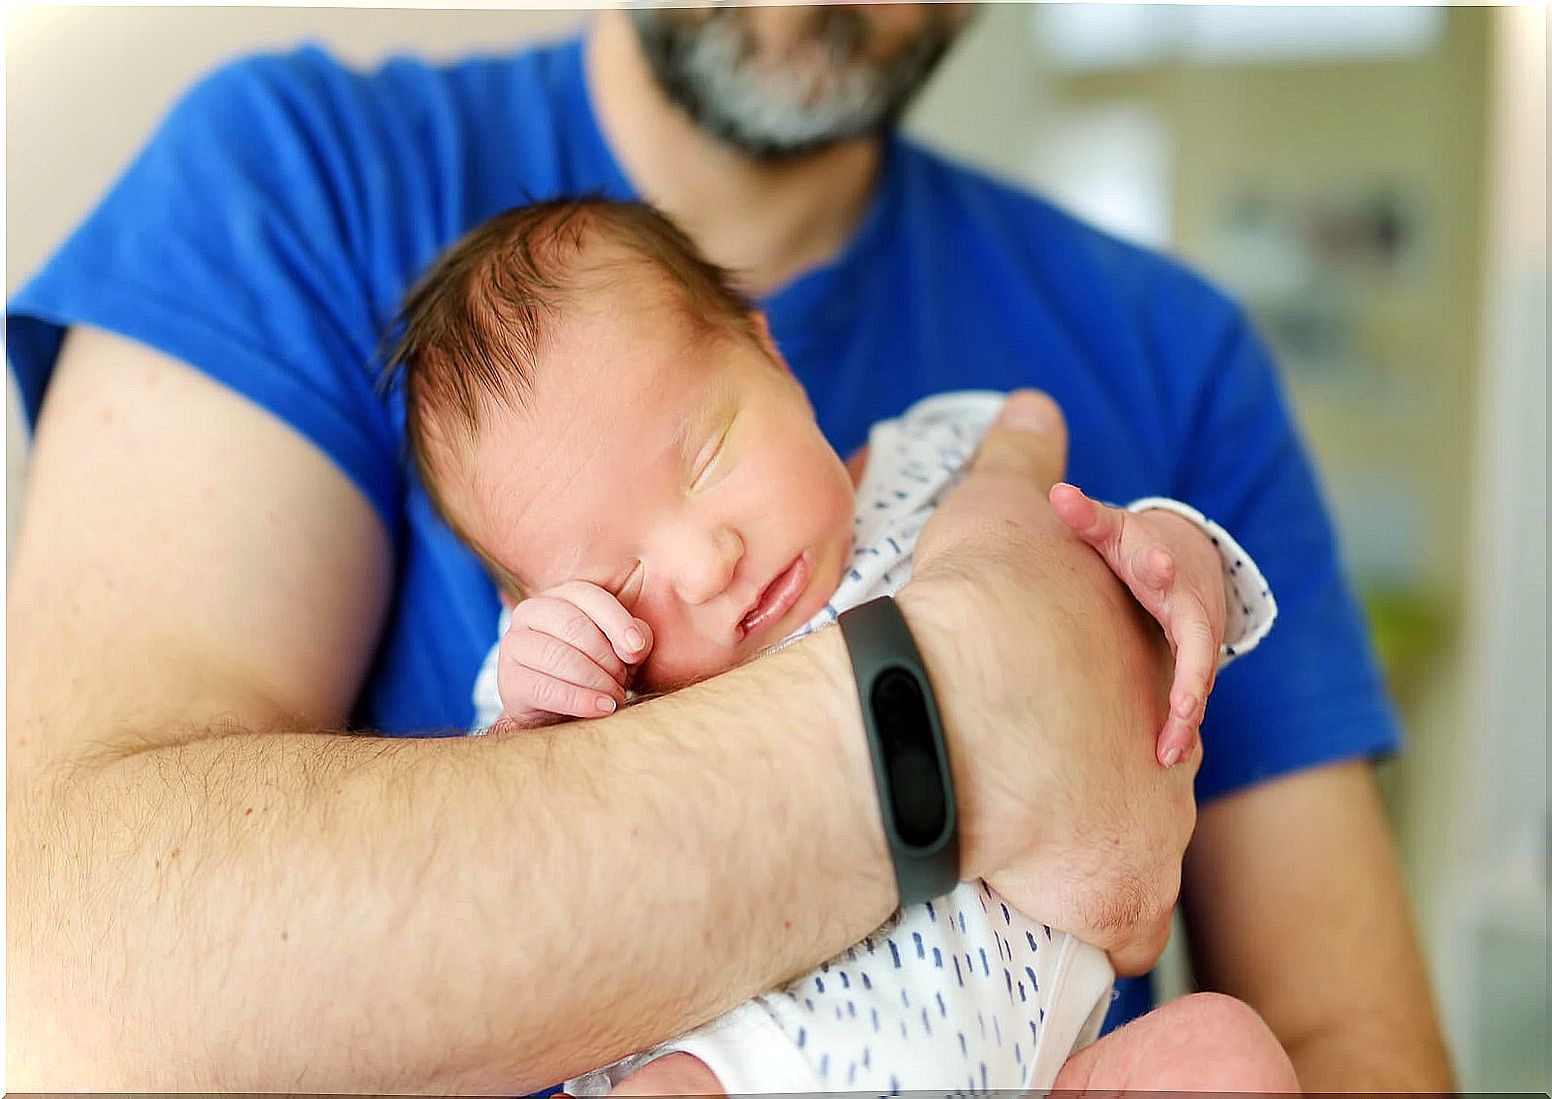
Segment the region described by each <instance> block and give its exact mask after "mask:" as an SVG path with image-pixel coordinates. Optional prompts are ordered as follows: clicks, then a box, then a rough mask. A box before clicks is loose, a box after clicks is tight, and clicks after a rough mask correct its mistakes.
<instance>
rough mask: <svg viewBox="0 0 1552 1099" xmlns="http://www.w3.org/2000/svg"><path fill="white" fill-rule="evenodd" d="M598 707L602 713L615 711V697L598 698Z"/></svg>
mask: <svg viewBox="0 0 1552 1099" xmlns="http://www.w3.org/2000/svg"><path fill="white" fill-rule="evenodd" d="M598 709H599V711H600V712H601V713H606V714H612V713H614V699H612V698H600V699H599V700H598Z"/></svg>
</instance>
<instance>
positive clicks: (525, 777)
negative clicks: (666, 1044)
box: [8, 631, 894, 1093]
mask: <svg viewBox="0 0 1552 1099" xmlns="http://www.w3.org/2000/svg"><path fill="white" fill-rule="evenodd" d="M846 667H847V664H846V657H845V653H844V650H843V649H842V648H841V645H840V640H839V637H838V636H837V632H836V631H823V632H821V633H820V634H818V635H816V636H815V637H813V638H811V639H808V640H807V641H805V643H803V644H801V645H796V646H792V647H791V648H789V649H788V650H784V651H783V652H782V653H779V654H775V655H774V656H772V657H770V658H768V659H766V660H762V661H759V662H756V663H755V664H751V665H748V666H746V667H744V668H741V669H738V670H736V671H735V672H734V673H731V674H729V675H728V676H725V677H720V678H719V679H717V680H714V681H711V682H708V683H704V684H700V685H697V686H696V687H693V688H690V689H687V690H685V691H682V692H679V693H678V694H676V695H674V696H671V697H667V698H663V699H659V700H655V701H652V702H650V703H646V704H643V705H641V706H637V707H632V708H630V709H628V710H626V711H624V712H622V713H621V714H618V715H616V716H614V717H612V718H609V719H606V720H603V721H597V722H589V723H586V724H583V725H572V726H567V727H561V728H555V729H550V730H543V731H535V732H528V733H517V734H510V735H502V736H490V737H484V738H469V739H460V740H453V741H446V740H443V741H413V740H387V739H381V738H363V737H353V736H335V735H326V734H325V735H319V734H316V733H287V732H269V733H255V732H248V731H232V732H230V733H228V734H226V735H220V736H215V737H210V738H192V739H188V740H186V741H185V742H184V743H182V744H180V745H176V746H170V747H167V746H164V747H153V748H148V749H146V750H143V751H139V752H135V753H132V754H128V755H123V756H121V757H119V758H117V759H115V760H114V761H113V762H111V763H100V764H93V765H83V766H78V767H76V768H75V769H74V771H73V772H72V773H71V775H70V777H69V778H68V779H67V780H65V781H62V782H59V783H56V784H55V785H54V787H53V791H54V792H53V793H52V795H50V796H49V797H47V798H44V799H34V800H32V801H30V803H24V804H17V802H16V801H14V800H13V803H12V815H11V823H12V826H13V827H12V830H11V840H10V844H9V848H10V849H9V852H8V853H9V855H10V857H11V869H12V874H11V879H10V880H11V894H10V895H11V901H10V906H9V915H10V920H11V923H10V926H11V934H12V941H13V943H14V944H16V946H17V947H18V949H17V950H16V951H15V952H14V953H13V955H12V960H11V967H12V968H11V973H12V977H11V997H12V998H11V1017H12V1019H13V1020H18V1021H20V1019H24V1018H30V1020H31V1021H30V1022H28V1023H27V1024H26V1028H27V1029H26V1031H25V1036H23V1035H19V1034H13V1046H12V1048H13V1064H12V1076H11V1081H10V1082H11V1084H12V1086H19V1087H27V1086H29V1081H32V1082H35V1083H37V1084H47V1086H48V1087H50V1088H52V1089H56V1090H57V1089H60V1088H66V1089H72V1090H76V1089H79V1090H87V1089H92V1090H108V1089H132V1088H136V1087H153V1086H154V1087H155V1088H157V1089H167V1088H183V1089H231V1088H241V1089H254V1090H264V1089H285V1090H296V1089H303V1090H323V1091H328V1090H340V1091H343V1090H363V1089H371V1090H384V1091H409V1090H430V1089H436V1090H452V1089H457V1090H467V1091H480V1090H491V1091H497V1090H502V1089H506V1090H507V1091H508V1092H509V1093H510V1091H512V1090H518V1089H522V1088H526V1087H534V1086H540V1085H544V1084H548V1083H551V1082H553V1081H555V1080H557V1079H559V1078H561V1077H563V1076H565V1075H568V1074H571V1073H574V1072H576V1071H579V1070H582V1069H586V1068H592V1067H595V1066H596V1065H597V1064H599V1063H602V1062H604V1061H607V1060H609V1059H611V1058H613V1057H615V1056H618V1055H621V1054H624V1053H626V1052H630V1051H632V1050H635V1049H639V1048H641V1047H643V1046H645V1045H648V1044H650V1043H652V1042H653V1041H656V1040H660V1039H662V1038H664V1037H667V1036H668V1035H669V1034H671V1033H674V1032H677V1031H679V1030H682V1029H685V1028H688V1027H690V1026H693V1025H696V1024H698V1023H700V1022H702V1021H704V1020H706V1019H708V1018H711V1017H712V1016H714V1015H715V1014H717V1013H718V1012H720V1011H721V1010H724V1009H726V1008H727V1007H729V1006H731V1005H733V1004H734V1003H736V1002H738V1001H740V1000H742V999H744V998H746V997H747V996H749V995H751V994H753V993H755V992H757V991H759V990H761V989H763V988H766V987H770V986H771V985H773V984H775V983H777V982H778V981H779V980H781V979H782V978H783V977H786V976H789V975H794V974H796V973H798V972H801V971H802V970H804V969H806V968H808V967H809V966H811V965H813V964H815V963H817V962H818V961H820V960H822V959H823V958H825V957H828V956H830V955H831V954H833V953H834V952H836V951H837V950H839V949H841V948H843V947H844V946H846V945H848V944H849V943H851V942H854V941H855V940H857V939H858V938H860V937H861V936H862V935H863V934H865V933H866V932H867V931H868V930H870V929H871V928H872V927H873V926H876V925H877V924H878V923H879V922H881V921H882V920H883V919H884V918H885V917H886V916H887V915H888V912H889V911H890V909H891V907H892V904H893V900H894V883H893V878H892V876H891V873H890V869H889V864H888V861H887V857H886V855H885V850H884V846H883V839H882V832H881V828H880V826H879V823H878V818H877V809H876V805H875V803H874V795H873V792H872V787H871V778H870V777H869V770H868V765H867V759H866V745H865V742H864V740H863V737H862V734H861V731H860V726H859V724H858V722H857V717H856V714H855V703H854V702H852V703H851V704H850V706H848V705H847V701H848V695H847V691H848V690H849V689H850V684H849V679H847V678H845V676H846V675H847V672H846V671H845V669H846ZM796 683H808V684H811V685H812V687H811V689H808V690H802V689H799V688H796V687H795V686H794V684H796ZM800 696H801V697H800ZM731 713H738V714H743V715H747V716H746V717H745V718H743V719H741V720H740V721H739V722H738V723H737V724H736V725H731V726H730V724H729V723H728V720H727V718H726V715H727V714H731ZM21 792H23V791H19V790H17V789H16V788H15V787H13V795H14V794H16V793H21ZM837 881H845V882H846V883H847V884H846V888H845V889H844V890H841V889H838V888H837V887H836V886H835V884H834V883H835V882H837ZM277 1001H278V1003H279V1006H277ZM19 1012H20V1013H22V1014H20V1015H19V1014H18V1013H19ZM17 1037H23V1038H24V1041H27V1042H28V1044H29V1046H30V1048H27V1049H17V1048H16V1045H15V1042H14V1039H15V1038H17ZM449 1051H453V1052H452V1053H451V1054H449ZM88 1065H92V1066H104V1065H112V1066H116V1070H117V1071H116V1072H115V1073H114V1074H112V1075H99V1072H100V1068H98V1067H94V1068H92V1069H90V1070H88V1069H87V1068H86V1066H88ZM17 1070H21V1071H20V1074H18V1071H17Z"/></svg>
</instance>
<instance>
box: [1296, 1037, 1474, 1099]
mask: <svg viewBox="0 0 1552 1099" xmlns="http://www.w3.org/2000/svg"><path fill="white" fill-rule="evenodd" d="M1286 1049H1287V1052H1288V1058H1289V1060H1291V1061H1292V1062H1293V1069H1294V1072H1295V1073H1297V1074H1298V1077H1299V1084H1300V1086H1302V1087H1303V1089H1304V1090H1305V1091H1308V1092H1322V1091H1336V1092H1346V1093H1349V1094H1373V1093H1378V1092H1390V1091H1395V1092H1412V1093H1435V1094H1436V1093H1442V1092H1449V1091H1452V1090H1454V1088H1455V1081H1454V1078H1453V1076H1452V1075H1451V1073H1450V1065H1449V1059H1448V1057H1447V1056H1446V1054H1445V1052H1444V1049H1443V1048H1442V1047H1441V1046H1440V1045H1439V1042H1438V1036H1437V1032H1435V1031H1431V1030H1423V1031H1419V1032H1414V1033H1407V1032H1405V1031H1402V1032H1398V1031H1397V1030H1396V1029H1395V1028H1392V1027H1389V1026H1384V1025H1374V1024H1372V1023H1370V1022H1369V1021H1367V1020H1364V1019H1347V1020H1344V1021H1343V1022H1342V1024H1341V1025H1340V1026H1333V1027H1332V1028H1330V1029H1329V1030H1324V1031H1321V1032H1319V1033H1315V1034H1309V1035H1306V1036H1305V1037H1303V1038H1299V1039H1295V1040H1293V1041H1290V1042H1288V1043H1287V1046H1286Z"/></svg>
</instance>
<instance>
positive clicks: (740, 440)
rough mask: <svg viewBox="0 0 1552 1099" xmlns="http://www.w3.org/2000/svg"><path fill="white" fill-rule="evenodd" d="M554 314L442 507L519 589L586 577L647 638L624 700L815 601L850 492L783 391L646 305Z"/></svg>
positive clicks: (821, 599) (692, 672)
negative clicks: (531, 383) (527, 369)
mask: <svg viewBox="0 0 1552 1099" xmlns="http://www.w3.org/2000/svg"><path fill="white" fill-rule="evenodd" d="M610 298H611V300H610V302H609V307H608V308H607V309H603V308H600V309H598V310H597V311H596V312H591V313H586V314H582V315H579V316H571V317H567V318H566V319H565V320H564V321H563V322H562V323H561V324H559V325H558V327H557V330H556V332H555V338H554V339H553V341H552V342H551V343H550V344H548V345H547V347H546V349H545V352H544V361H543V364H542V369H541V370H540V371H539V375H540V377H539V380H538V381H537V383H536V386H535V389H534V392H533V394H532V397H531V399H530V400H529V401H528V406H529V407H528V409H527V410H525V411H524V412H522V413H516V412H511V411H509V410H507V409H504V408H498V409H496V410H494V411H493V412H491V413H489V414H488V416H487V418H486V422H485V424H484V425H483V426H482V429H481V431H480V433H479V439H478V441H477V442H476V444H475V446H474V448H473V454H472V461H470V462H469V463H468V468H469V473H468V476H466V477H465V478H463V479H462V480H463V482H464V483H465V484H467V485H468V488H467V489H466V490H465V491H464V492H463V493H462V498H461V499H458V500H451V501H449V502H450V503H451V505H452V506H453V508H454V509H455V511H456V512H458V513H459V514H460V515H461V516H463V517H464V522H465V525H466V526H467V528H468V532H469V534H470V536H471V537H472V538H473V539H475V540H476V541H477V542H479V543H480V545H481V546H483V547H484V548H485V550H486V552H487V553H489V555H490V556H491V557H492V558H493V559H494V560H495V561H497V562H498V563H500V564H501V565H502V566H503V567H504V568H506V569H508V570H509V571H510V572H511V573H512V574H513V575H514V576H516V577H518V578H519V579H520V580H521V581H522V582H523V583H524V585H525V586H526V587H527V588H528V590H529V591H531V592H537V591H542V590H544V589H546V588H550V587H553V586H555V585H557V584H560V583H563V582H565V581H567V580H579V579H580V580H587V581H591V582H592V583H594V584H597V585H598V586H599V587H601V588H604V589H606V590H607V591H610V592H611V593H613V594H614V595H615V596H616V597H617V598H618V599H619V600H620V602H621V603H623V604H624V606H625V607H626V609H627V610H629V611H630V612H631V613H632V614H634V615H636V616H637V617H639V618H641V619H644V620H645V621H646V622H647V624H648V625H649V626H651V627H652V632H653V638H654V647H653V650H652V653H651V655H650V656H649V658H648V659H647V661H646V662H645V663H644V664H643V665H642V666H641V668H640V669H639V671H638V673H637V676H636V680H635V684H634V685H635V687H636V689H638V690H662V689H666V688H670V687H676V686H681V685H683V684H685V683H688V682H691V681H693V680H696V679H700V678H704V677H706V676H709V675H714V674H716V673H718V672H721V671H723V670H725V669H727V668H729V667H732V666H733V665H735V664H738V663H741V662H742V661H744V660H746V659H748V658H749V657H751V656H754V655H755V654H756V653H758V652H759V651H760V650H762V649H764V648H767V647H769V646H771V645H774V644H776V643H777V642H778V641H780V640H781V639H782V638H783V637H785V636H786V635H787V634H788V633H790V632H791V631H792V630H794V629H796V628H797V627H798V626H800V625H802V624H803V623H804V622H806V621H807V620H808V619H809V618H811V617H813V615H814V614H816V613H818V611H819V610H820V609H821V608H823V606H824V605H825V603H826V601H827V600H828V599H829V598H830V596H831V594H833V592H834V591H835V588H836V586H837V584H838V583H839V582H840V577H841V571H842V569H843V568H844V567H845V563H846V560H847V557H848V554H849V551H850V548H851V528H852V499H853V495H852V483H851V479H850V477H849V476H848V475H847V472H846V469H845V466H844V465H843V464H842V462H841V460H840V459H839V457H837V455H836V453H835V451H834V450H833V449H831V447H830V446H829V444H828V443H827V442H826V441H825V439H824V436H823V435H822V434H821V433H820V431H819V428H818V425H817V424H816V423H815V422H814V416H813V412H812V409H811V407H810V405H809V403H808V399H807V397H806V395H805V394H804V393H803V391H802V388H801V386H800V385H799V384H798V383H797V381H796V380H795V379H794V378H793V377H792V375H791V374H790V373H789V372H788V371H787V369H786V367H785V366H784V365H782V364H781V363H780V361H779V360H778V359H775V358H774V356H775V352H774V350H771V351H767V350H764V349H762V348H761V347H760V346H758V345H756V343H755V342H753V341H751V340H748V339H746V338H744V337H742V336H738V335H735V334H733V333H728V334H725V335H724V334H720V333H719V334H716V335H712V336H706V337H703V338H700V339H696V338H695V336H694V332H693V329H692V328H691V327H690V326H689V325H688V323H686V322H682V321H680V320H678V319H677V314H671V315H665V311H664V310H663V309H662V308H661V305H660V303H658V304H656V306H654V303H653V302H651V301H650V300H647V301H642V302H635V303H632V302H630V301H627V300H623V298H624V295H610Z"/></svg>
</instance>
